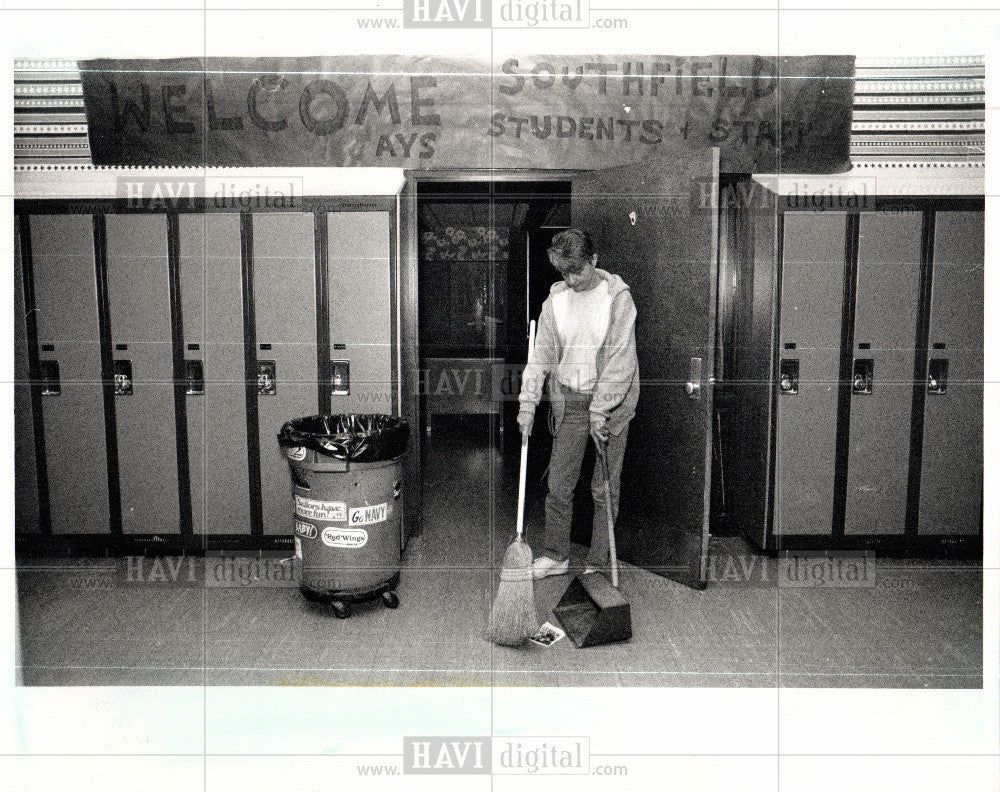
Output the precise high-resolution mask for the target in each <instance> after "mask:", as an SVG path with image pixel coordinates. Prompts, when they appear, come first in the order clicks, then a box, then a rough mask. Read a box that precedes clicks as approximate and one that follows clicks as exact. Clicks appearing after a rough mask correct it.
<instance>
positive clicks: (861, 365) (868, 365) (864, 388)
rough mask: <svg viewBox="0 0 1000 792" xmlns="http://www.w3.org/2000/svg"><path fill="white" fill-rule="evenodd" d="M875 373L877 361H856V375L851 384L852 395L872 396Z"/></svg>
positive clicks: (861, 359) (865, 359)
mask: <svg viewBox="0 0 1000 792" xmlns="http://www.w3.org/2000/svg"><path fill="white" fill-rule="evenodd" d="M874 373H875V361H874V360H872V359H870V358H858V359H857V360H855V361H854V375H853V377H852V382H851V393H857V394H866V395H867V394H870V393H871V392H872V379H873V377H874Z"/></svg>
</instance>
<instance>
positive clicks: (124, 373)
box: [114, 360, 132, 396]
mask: <svg viewBox="0 0 1000 792" xmlns="http://www.w3.org/2000/svg"><path fill="white" fill-rule="evenodd" d="M114 371H115V396H131V395H132V361H131V360H116V361H115V369H114Z"/></svg>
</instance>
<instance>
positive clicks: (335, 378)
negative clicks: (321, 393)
mask: <svg viewBox="0 0 1000 792" xmlns="http://www.w3.org/2000/svg"><path fill="white" fill-rule="evenodd" d="M350 393H351V362H350V361H349V360H331V361H330V394H331V395H332V396H348V395H350Z"/></svg>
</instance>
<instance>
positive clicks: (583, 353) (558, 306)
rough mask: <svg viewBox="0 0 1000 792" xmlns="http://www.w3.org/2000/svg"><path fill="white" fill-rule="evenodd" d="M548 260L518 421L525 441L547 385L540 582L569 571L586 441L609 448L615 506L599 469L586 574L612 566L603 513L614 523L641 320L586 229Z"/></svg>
mask: <svg viewBox="0 0 1000 792" xmlns="http://www.w3.org/2000/svg"><path fill="white" fill-rule="evenodd" d="M548 254H549V261H550V263H551V264H552V266H553V267H555V268H556V269H557V270H558V271H559V274H560V275H561V276H562V280H561V281H557V282H556V283H554V284H553V285H552V288H551V290H550V292H549V296H548V297H547V298H546V300H545V303H544V304H543V305H542V312H541V316H540V317H539V320H538V333H537V336H536V338H535V346H534V352H533V353H532V354H531V355H530V356H529V360H528V364H527V366H526V367H525V369H524V379H523V381H522V385H521V393H520V396H519V397H518V398H519V401H520V404H521V406H520V411H519V413H518V416H517V423H518V426H519V427H520V429H521V433H522V435H525V436H527V435H529V434H531V429H532V425H533V424H534V417H535V408H536V406H537V405H538V402H539V401H540V400H541V395H542V387H543V383H544V382H545V380H546V378H548V390H549V395H550V399H551V404H552V416H553V419H554V438H553V441H552V456H551V458H550V460H549V472H548V480H549V491H548V495H547V496H546V498H545V541H544V544H545V546H544V548H543V551H542V553H541V554H539V555H538V556H537V557H536V558H535V560H534V563H533V564H532V576H533V577H534V578H535V579H538V578H543V577H547V576H549V575H563V574H566V573H567V572H568V571H569V549H570V525H571V522H572V516H573V490H574V488H575V487H576V482H577V479H579V477H580V466H581V464H582V462H583V455H584V452H585V451H586V447H587V442H588V440H589V439H590V438H593V439H594V440H595V441H597V442H598V443H599V444H602V445H603V444H606V446H605V453H606V455H607V463H608V469H609V473H610V478H611V499H612V503H611V504H608V503H606V502H605V498H604V487H603V479H602V477H601V474H600V469H599V466H595V470H594V476H593V479H592V481H591V493H592V495H593V498H594V530H593V535H592V537H591V543H590V553H589V554H588V556H587V566H586V569H585V572H595V571H599V570H603V569H604V568H605V567H606V566H607V565H608V562H609V556H608V536H607V530H606V526H607V513H606V511H605V509H607V508H609V507H610V508H611V510H612V512H611V513H612V516H613V517H616V516H617V513H618V494H619V491H620V484H621V472H622V459H623V458H624V456H625V443H626V440H627V437H628V425H629V422H630V421H631V420H632V418H633V416H634V415H635V405H636V402H637V401H638V399H639V364H638V360H637V358H636V351H635V315H636V312H635V303H634V302H633V301H632V294H631V292H630V291H629V287H628V285H627V284H626V283H625V282H624V281H623V280H622V279H621V278H620V277H619V276H618V275H614V274H612V273H610V272H606V271H605V270H603V269H598V268H597V254H596V253H595V252H594V246H593V243H592V241H591V239H590V237H589V236H588V235H587V233H586V232H585V231H582V230H580V229H577V228H568V229H566V230H565V231H561V232H559V233H558V234H556V235H555V236H554V237H553V238H552V243H551V246H550V247H549V250H548Z"/></svg>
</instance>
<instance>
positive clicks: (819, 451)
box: [774, 212, 847, 536]
mask: <svg viewBox="0 0 1000 792" xmlns="http://www.w3.org/2000/svg"><path fill="white" fill-rule="evenodd" d="M846 233H847V216H846V214H845V213H843V212H822V213H819V212H816V213H813V212H786V213H785V214H784V238H783V239H784V242H783V252H782V263H781V310H780V319H779V321H780V331H779V339H778V343H779V346H778V349H779V363H778V376H779V381H778V394H777V418H776V420H777V448H776V459H775V483H774V503H775V506H774V509H775V512H774V533H775V535H778V536H780V535H800V534H829V533H831V526H832V519H833V497H834V471H835V468H836V461H837V394H838V382H839V377H840V344H841V330H842V328H841V326H842V310H843V301H844V271H845V266H844V263H845V262H844V252H845V240H846Z"/></svg>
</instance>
